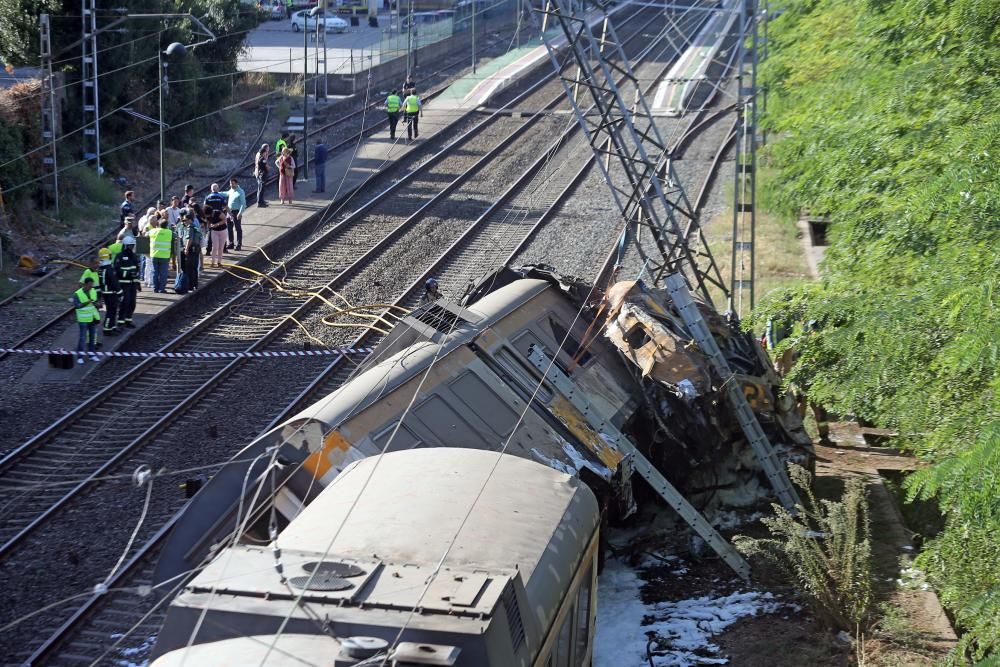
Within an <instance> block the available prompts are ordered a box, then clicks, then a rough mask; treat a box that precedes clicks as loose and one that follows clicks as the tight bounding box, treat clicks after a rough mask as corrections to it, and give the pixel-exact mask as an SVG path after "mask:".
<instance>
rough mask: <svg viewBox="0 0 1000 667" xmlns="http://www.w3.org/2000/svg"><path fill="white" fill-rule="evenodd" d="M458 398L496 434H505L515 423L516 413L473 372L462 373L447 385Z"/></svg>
mask: <svg viewBox="0 0 1000 667" xmlns="http://www.w3.org/2000/svg"><path fill="white" fill-rule="evenodd" d="M449 386H450V387H451V390H452V391H454V392H455V395H456V396H458V400H460V401H461V402H462V403H464V404H465V406H466V407H467V408H469V412H471V413H472V414H474V415H476V416H477V417H479V418H480V419H482V420H483V421H484V422H486V425H487V426H489V427H490V428H491V429H492V430H493V432H494V433H496V434H497V435H507V434H508V433H510V432H511V431H512V430H513V429H514V424H516V423H517V413H515V412H514V411H513V410H512V409H511V408H510V406H509V405H507V404H506V403H504V402H503V400H502V399H501V398H500V397H499V396H497V394H496V392H494V391H493V390H492V389H490V387H489V385H487V384H486V383H485V382H483V380H482V379H481V378H480V377H479V376H478V375H476V374H475V373H473V372H471V371H470V372H467V373H463V374H462V375H460V376H458V378H457V379H455V380H453V381H452V382H451V384H450V385H449Z"/></svg>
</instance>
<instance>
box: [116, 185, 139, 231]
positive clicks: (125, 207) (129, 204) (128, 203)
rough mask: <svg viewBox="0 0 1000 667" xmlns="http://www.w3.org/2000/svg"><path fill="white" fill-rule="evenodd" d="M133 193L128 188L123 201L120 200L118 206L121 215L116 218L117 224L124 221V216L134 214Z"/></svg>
mask: <svg viewBox="0 0 1000 667" xmlns="http://www.w3.org/2000/svg"><path fill="white" fill-rule="evenodd" d="M134 200H135V193H134V192H132V191H131V190H129V191H128V192H126V193H125V201H123V202H122V205H121V207H120V209H121V216H120V217H119V218H118V224H121V223H123V222H125V218H127V217H128V216H130V215H133V216H134V215H135V201H134Z"/></svg>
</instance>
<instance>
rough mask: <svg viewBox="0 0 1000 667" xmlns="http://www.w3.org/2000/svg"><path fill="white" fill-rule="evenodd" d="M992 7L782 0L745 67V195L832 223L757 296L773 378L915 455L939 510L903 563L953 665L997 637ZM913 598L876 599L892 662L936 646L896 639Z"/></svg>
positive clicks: (992, 645)
mask: <svg viewBox="0 0 1000 667" xmlns="http://www.w3.org/2000/svg"><path fill="white" fill-rule="evenodd" d="M996 9H997V8H996V5H995V4H990V3H967V2H958V3H940V4H936V5H926V4H923V5H919V6H918V5H915V4H912V3H901V2H900V3H889V2H873V1H863V0H848V1H846V2H840V1H838V2H833V1H820V2H812V3H798V2H792V3H786V4H785V5H784V6H783V7H781V10H782V11H781V12H780V13H779V15H778V16H777V17H776V18H774V20H772V21H770V23H769V25H768V58H767V60H766V61H765V62H764V63H763V66H762V72H761V81H762V82H763V83H764V85H765V86H766V87H767V90H768V96H767V102H766V111H765V113H764V116H763V130H764V131H766V133H767V134H768V136H769V140H768V145H767V146H766V147H764V149H763V151H762V153H761V155H762V162H763V165H764V168H765V172H764V173H766V174H767V178H765V179H762V180H761V188H762V193H761V194H762V198H763V200H764V201H765V202H766V203H767V204H768V205H769V206H770V208H771V210H772V211H773V212H775V213H778V214H779V215H782V216H784V218H785V219H787V220H790V221H792V222H794V220H795V218H796V217H797V215H798V212H799V211H800V210H801V209H803V208H804V209H808V210H809V211H811V212H814V213H821V214H824V215H826V216H827V217H828V218H829V219H830V220H832V221H833V222H832V224H831V225H830V226H829V229H828V230H827V232H826V241H827V242H828V247H827V249H826V252H825V258H824V259H823V261H822V263H821V264H819V267H818V268H819V277H820V280H818V281H811V282H805V283H802V284H800V285H798V286H791V287H788V288H786V289H782V290H779V291H777V292H774V293H772V294H770V295H768V296H767V297H766V298H765V299H764V304H763V306H762V307H761V308H760V309H759V312H758V313H757V321H758V322H759V323H760V324H763V323H764V322H765V321H766V320H768V319H771V320H772V322H775V323H778V324H780V325H783V326H784V327H785V328H786V329H787V331H788V332H789V333H790V335H789V338H788V339H787V342H786V344H785V345H786V348H787V349H791V348H794V352H795V354H796V356H797V358H798V361H797V363H796V365H795V367H794V368H793V370H792V372H791V374H790V376H789V377H790V379H791V381H792V382H794V383H796V384H798V385H799V386H800V387H803V388H805V390H806V392H807V393H808V395H809V397H810V400H812V401H813V402H815V403H817V404H819V405H822V406H823V407H825V408H826V409H827V410H829V411H830V412H832V413H836V414H842V415H854V416H856V417H857V418H858V419H859V420H861V421H862V422H863V423H869V424H872V425H874V426H876V427H881V428H884V429H889V430H891V431H893V432H895V433H898V434H899V435H898V436H897V437H896V438H895V439H894V445H895V446H896V447H898V448H899V449H901V450H902V451H904V452H908V453H910V454H912V455H914V456H916V457H917V458H919V460H920V462H921V464H922V465H921V466H920V467H919V468H918V469H916V470H914V471H912V472H908V473H905V474H903V475H901V482H900V485H901V489H902V493H901V495H902V498H903V500H904V502H907V503H908V502H911V501H914V500H924V501H930V502H931V503H932V504H933V506H934V507H936V509H937V510H938V511H939V512H940V514H941V517H942V522H941V525H940V526H925V527H919V528H914V530H915V531H916V532H917V534H916V535H915V536H914V535H911V537H915V538H916V543H915V544H914V545H913V546H914V556H913V558H912V569H911V570H910V572H911V573H915V574H916V576H918V577H919V581H920V584H919V585H918V587H922V586H926V587H927V588H928V589H930V590H933V591H935V592H936V594H937V596H938V597H939V598H940V600H941V603H942V604H943V605H944V607H945V609H946V610H947V612H948V614H949V616H950V618H951V619H952V620H953V622H954V626H955V629H956V631H957V633H958V643H957V647H956V648H955V649H954V651H953V652H952V653H951V654H950V659H952V660H954V661H955V662H956V663H958V664H965V663H967V662H972V663H978V662H980V661H987V663H989V661H990V660H991V659H996V657H997V656H998V654H1000V625H998V624H997V619H998V618H1000V569H998V567H997V562H998V561H1000V539H998V538H1000V501H998V498H1000V494H998V493H997V482H996V480H997V479H998V478H1000V474H998V473H1000V458H998V457H997V454H996V452H997V451H998V445H1000V404H998V402H997V399H996V389H997V386H998V382H1000V369H998V364H997V358H998V357H997V353H996V345H997V341H998V340H1000V316H998V315H997V312H998V310H997V308H996V304H995V299H996V293H997V291H996V290H997V261H998V259H997V253H996V248H997V247H1000V228H998V227H997V225H996V223H995V221H996V220H997V219H998V218H1000V178H998V173H997V170H998V169H997V166H996V159H995V155H996V154H997V151H998V150H1000V133H998V132H997V131H996V128H997V127H998V123H1000V112H998V111H997V109H998V108H1000V106H998V102H1000V92H998V90H997V88H996V86H995V73H996V70H997V67H998V63H1000V46H998V43H1000V42H998V36H1000V33H998V30H1000V28H998V25H1000V24H998V22H997V21H996ZM872 501H873V502H874V496H873V498H872ZM905 513H906V512H905V509H904V514H905ZM875 537H876V538H879V537H880V536H879V535H875ZM907 578H908V577H901V578H900V579H901V580H902V583H900V584H899V585H898V586H897V588H901V587H903V584H904V583H906V580H907ZM910 578H912V577H910ZM903 611H904V612H906V609H904V610H903ZM910 611H911V612H913V613H910V614H907V613H903V614H902V615H900V614H899V613H898V610H897V611H890V612H889V613H887V612H886V608H882V609H873V614H872V616H871V620H872V624H871V626H870V627H869V629H868V632H869V636H874V635H878V634H879V633H880V632H881V633H883V636H885V634H886V633H885V630H886V628H889V627H892V626H894V625H896V627H897V630H898V631H897V632H895V633H893V632H889V633H888V637H889V638H888V640H887V641H888V643H889V644H892V643H894V642H895V643H896V644H897V648H898V647H900V646H901V647H902V648H900V649H899V650H900V651H903V653H897V657H899V656H900V655H908V656H909V657H907V658H905V659H903V662H904V663H905V664H923V663H922V662H921V661H932V660H933V659H935V657H938V658H939V657H940V654H939V651H938V652H937V653H935V650H931V651H930V653H927V652H924V649H917V648H914V647H913V646H912V644H910V643H909V642H908V641H905V640H904V639H905V636H906V635H907V630H906V629H905V628H904V627H901V626H900V625H899V623H900V622H902V624H903V625H907V619H908V618H909V620H910V621H913V620H914V619H918V620H919V616H920V614H919V613H917V612H915V611H914V610H912V609H911V610H910ZM909 625H910V629H911V630H913V629H914V628H915V634H916V637H917V639H927V638H930V639H932V640H933V637H932V636H931V635H933V632H934V631H933V629H931V630H927V631H926V632H925V631H924V630H923V629H922V628H921V626H920V624H919V623H917V624H916V625H914V624H913V623H912V622H910V623H909ZM925 635H926V636H925ZM885 643H886V642H883V646H884V645H885ZM932 643H933V642H932ZM939 648H940V647H939ZM906 651H909V652H910V653H905V652H906ZM890 655H891V652H890ZM869 657H870V658H871V660H869V662H875V664H894V663H889V662H886V660H890V659H891V657H889V656H886V655H881V656H876V657H872V656H869ZM984 664H986V663H984ZM989 664H992V663H989Z"/></svg>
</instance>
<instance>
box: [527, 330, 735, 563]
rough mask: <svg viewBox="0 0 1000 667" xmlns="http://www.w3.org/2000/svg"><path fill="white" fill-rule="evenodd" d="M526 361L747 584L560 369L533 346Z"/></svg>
mask: <svg viewBox="0 0 1000 667" xmlns="http://www.w3.org/2000/svg"><path fill="white" fill-rule="evenodd" d="M528 360H529V361H530V362H531V363H532V365H534V367H535V368H537V369H538V370H539V372H540V373H542V375H543V377H545V378H546V379H547V380H548V381H549V382H550V383H551V384H552V386H553V387H555V388H556V390H557V391H558V392H559V393H561V394H562V395H563V396H565V397H566V400H568V401H569V402H570V404H571V405H572V406H573V407H574V408H576V409H577V410H579V411H580V414H581V415H582V416H583V418H584V419H585V420H586V422H587V424H589V425H590V427H591V428H593V429H594V430H595V431H596V432H597V433H598V434H600V435H602V436H610V437H611V438H613V439H614V441H615V442H614V443H613V444H612V443H610V442H609V443H608V445H609V446H613V447H615V448H616V449H618V450H619V451H620V452H622V453H623V454H626V455H627V456H629V457H631V458H632V465H633V466H634V468H635V470H636V472H638V473H639V474H640V475H642V478H643V479H645V480H646V481H647V482H649V485H650V486H651V487H652V488H653V490H654V491H656V493H657V494H659V496H660V497H661V498H663V500H665V501H666V503H667V505H669V506H670V507H672V508H673V509H674V511H676V512H677V513H678V514H679V515H680V516H681V518H682V519H684V521H685V522H687V524H688V525H689V526H691V528H693V529H694V531H695V532H696V533H698V535H699V536H700V537H701V538H702V539H703V540H705V542H706V543H707V544H708V546H710V547H711V548H712V550H713V551H715V553H717V554H718V555H719V557H720V558H722V560H724V561H725V562H726V564H727V565H729V567H731V568H732V569H733V571H734V572H736V574H738V575H739V576H740V578H742V579H744V580H749V578H750V565H749V564H748V563H747V562H746V561H745V560H743V557H742V556H740V554H739V552H738V551H736V549H735V548H734V547H733V545H732V544H730V543H729V542H727V541H726V539H725V538H724V537H722V535H719V533H718V532H717V531H716V530H715V528H713V527H712V524H710V523H709V522H708V521H707V520H706V519H705V517H704V516H702V514H701V512H699V511H698V510H697V509H695V507H694V505H692V504H691V503H689V502H688V501H687V499H686V498H685V497H684V496H683V495H681V492H680V491H678V490H677V489H676V488H674V485H673V484H671V483H670V481H669V480H667V478H666V477H664V476H663V473H661V472H660V471H659V470H657V469H656V466H654V465H653V464H652V462H651V461H650V460H649V459H647V458H646V457H645V456H643V454H642V452H640V451H639V449H638V448H637V447H636V446H635V445H634V444H632V442H631V441H630V440H629V439H628V437H627V436H626V435H625V434H624V433H622V432H621V431H619V430H618V429H617V428H616V427H615V426H614V425H613V424H612V423H611V422H609V421H608V420H607V419H605V418H604V416H603V415H601V414H600V413H598V411H597V409H596V408H595V407H594V406H593V404H591V402H590V401H589V400H587V397H586V396H585V395H584V393H583V392H578V391H577V390H576V386H575V385H574V384H573V381H572V380H571V379H569V377H567V376H566V374H565V373H563V371H562V369H561V368H559V367H558V366H557V365H556V364H554V363H552V362H551V360H550V359H549V357H548V356H546V354H545V353H544V352H543V351H542V350H540V349H539V348H537V347H534V346H532V348H531V350H530V352H529V353H528ZM623 463H624V462H623Z"/></svg>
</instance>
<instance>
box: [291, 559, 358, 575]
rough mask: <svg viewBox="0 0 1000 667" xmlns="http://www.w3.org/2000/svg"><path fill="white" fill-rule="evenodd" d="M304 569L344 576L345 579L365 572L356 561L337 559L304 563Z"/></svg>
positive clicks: (320, 573) (322, 573) (321, 573)
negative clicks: (348, 561) (345, 561)
mask: <svg viewBox="0 0 1000 667" xmlns="http://www.w3.org/2000/svg"><path fill="white" fill-rule="evenodd" d="M302 569H303V570H305V571H306V572H313V571H315V572H316V573H317V574H318V575H325V576H330V577H343V578H345V579H349V578H351V577H360V576H361V575H362V574H364V573H365V571H364V570H362V569H361V568H360V567H358V566H357V565H355V564H354V563H344V562H341V561H336V560H318V561H313V562H311V563H303V565H302Z"/></svg>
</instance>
